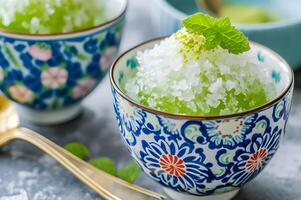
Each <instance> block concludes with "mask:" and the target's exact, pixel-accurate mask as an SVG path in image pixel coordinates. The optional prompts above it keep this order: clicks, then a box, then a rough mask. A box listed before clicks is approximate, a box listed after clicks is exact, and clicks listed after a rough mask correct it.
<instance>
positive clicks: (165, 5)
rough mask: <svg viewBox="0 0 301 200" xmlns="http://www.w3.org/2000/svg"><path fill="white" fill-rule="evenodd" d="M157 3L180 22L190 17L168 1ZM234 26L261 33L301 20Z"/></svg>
mask: <svg viewBox="0 0 301 200" xmlns="http://www.w3.org/2000/svg"><path fill="white" fill-rule="evenodd" d="M155 1H156V2H157V3H159V4H160V5H161V6H163V8H164V9H165V10H166V11H167V12H168V13H169V14H171V15H172V16H173V17H175V18H177V19H179V20H182V19H184V18H186V17H188V16H189V15H188V14H187V13H185V12H183V11H181V10H179V9H177V8H175V7H174V6H172V5H171V4H170V3H168V2H167V1H166V0H155ZM199 12H201V11H199ZM233 24H234V25H235V26H237V27H238V28H240V29H241V30H243V31H259V30H270V29H277V28H282V27H288V26H295V25H298V24H301V18H293V19H286V20H280V21H274V22H267V23H253V24H246V23H233Z"/></svg>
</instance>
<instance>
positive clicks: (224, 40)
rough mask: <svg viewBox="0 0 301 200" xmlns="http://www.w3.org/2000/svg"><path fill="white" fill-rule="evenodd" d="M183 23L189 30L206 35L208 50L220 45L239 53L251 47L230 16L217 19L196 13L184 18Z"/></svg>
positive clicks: (206, 47)
mask: <svg viewBox="0 0 301 200" xmlns="http://www.w3.org/2000/svg"><path fill="white" fill-rule="evenodd" d="M182 23H183V26H184V27H185V28H186V29H187V30H188V31H190V32H194V33H199V34H203V35H204V36H205V38H206V42H205V49H206V50H211V49H214V48H216V47H218V46H220V47H222V48H223V49H227V50H228V51H229V52H230V53H233V54H239V53H243V52H245V51H248V50H249V49H250V45H249V41H248V39H247V38H246V37H245V36H244V34H243V33H242V32H240V30H238V29H237V28H235V27H234V26H232V25H231V22H230V19H229V18H228V17H226V18H221V19H215V18H213V17H210V16H209V15H205V14H202V13H196V14H194V15H191V16H189V17H188V18H186V19H184V20H183V22H182Z"/></svg>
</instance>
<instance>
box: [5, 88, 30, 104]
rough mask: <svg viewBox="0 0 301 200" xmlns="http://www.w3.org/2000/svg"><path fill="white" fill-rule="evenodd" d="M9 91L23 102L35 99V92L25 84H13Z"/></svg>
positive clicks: (14, 97)
mask: <svg viewBox="0 0 301 200" xmlns="http://www.w3.org/2000/svg"><path fill="white" fill-rule="evenodd" d="M8 91H9V94H10V96H11V97H12V98H13V99H15V100H17V101H19V102H21V103H31V102H32V101H33V99H34V93H33V92H32V91H31V90H30V89H28V88H27V87H26V86H24V85H17V84H15V85H12V86H10V87H9V89H8Z"/></svg>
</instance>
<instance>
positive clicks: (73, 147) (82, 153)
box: [64, 142, 91, 159]
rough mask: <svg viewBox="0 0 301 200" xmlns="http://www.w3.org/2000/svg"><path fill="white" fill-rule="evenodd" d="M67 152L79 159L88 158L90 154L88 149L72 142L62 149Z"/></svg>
mask: <svg viewBox="0 0 301 200" xmlns="http://www.w3.org/2000/svg"><path fill="white" fill-rule="evenodd" d="M64 148H65V149H66V150H67V151H69V152H70V153H72V154H73V155H75V156H77V157H79V158H80V159H85V158H90V157H91V154H90V152H89V150H88V148H87V147H86V146H85V145H83V144H80V143H77V142H74V143H69V144H67V145H66V146H65V147H64Z"/></svg>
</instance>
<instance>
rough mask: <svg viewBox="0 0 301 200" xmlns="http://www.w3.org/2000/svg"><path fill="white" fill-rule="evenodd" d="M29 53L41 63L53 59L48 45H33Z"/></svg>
mask: <svg viewBox="0 0 301 200" xmlns="http://www.w3.org/2000/svg"><path fill="white" fill-rule="evenodd" d="M28 53H29V55H31V56H32V57H33V58H34V59H37V60H41V61H48V60H49V59H50V58H51V57H52V51H51V47H50V45H48V44H47V43H36V44H34V45H32V46H31V47H30V48H29V50H28Z"/></svg>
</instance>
